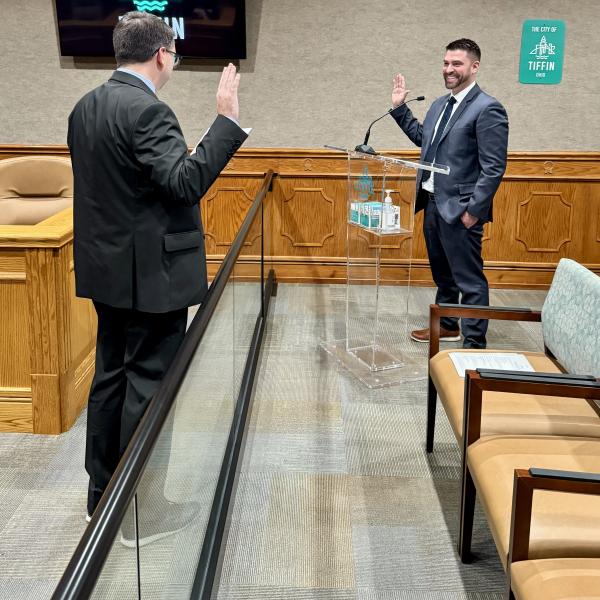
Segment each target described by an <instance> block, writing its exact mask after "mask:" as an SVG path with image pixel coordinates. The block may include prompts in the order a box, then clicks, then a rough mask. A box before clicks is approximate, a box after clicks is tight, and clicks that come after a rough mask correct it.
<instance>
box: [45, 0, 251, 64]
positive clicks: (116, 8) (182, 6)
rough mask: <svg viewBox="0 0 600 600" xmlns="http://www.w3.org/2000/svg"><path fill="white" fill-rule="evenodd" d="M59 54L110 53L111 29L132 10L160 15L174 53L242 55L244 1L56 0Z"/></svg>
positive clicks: (223, 55)
mask: <svg viewBox="0 0 600 600" xmlns="http://www.w3.org/2000/svg"><path fill="white" fill-rule="evenodd" d="M55 2H56V16H57V21H58V35H59V38H60V53H61V55H62V56H76V57H106V56H109V57H110V56H114V53H113V46H112V31H113V28H114V26H115V25H116V23H117V21H118V20H119V17H122V16H123V15H124V14H125V13H126V12H129V11H131V10H140V11H146V12H149V13H151V14H154V15H157V16H159V17H160V18H161V19H163V20H164V21H165V22H166V23H167V24H168V25H170V26H171V27H172V28H173V31H174V32H175V45H176V48H177V52H179V54H183V56H187V57H195V58H246V15H245V0H55Z"/></svg>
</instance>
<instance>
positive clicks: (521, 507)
mask: <svg viewBox="0 0 600 600" xmlns="http://www.w3.org/2000/svg"><path fill="white" fill-rule="evenodd" d="M535 490H543V493H544V494H546V496H547V501H548V502H551V501H552V500H553V499H554V500H555V501H556V502H557V503H560V504H562V505H563V507H564V498H561V497H564V496H565V494H566V495H567V497H568V498H570V499H571V500H574V502H571V504H570V506H568V507H566V510H565V512H564V513H563V514H562V515H559V516H558V519H560V520H561V521H562V519H563V518H564V517H566V516H567V515H569V518H574V519H575V518H577V516H579V517H580V518H585V517H584V515H583V514H581V512H580V506H579V504H578V497H577V496H576V495H575V494H578V495H580V497H581V498H584V497H585V496H588V497H593V495H594V494H595V495H596V497H598V495H599V494H600V475H597V474H589V473H580V472H578V473H570V472H556V471H546V472H543V471H541V470H539V469H530V470H529V471H526V470H522V471H518V470H517V471H515V475H514V493H513V501H512V518H511V534H510V540H511V541H510V551H509V561H510V564H509V569H508V571H507V573H508V574H509V576H510V582H509V583H510V585H509V586H508V588H509V598H510V599H515V600H537V599H538V598H543V599H544V600H575V599H578V600H581V599H582V598H585V599H586V600H592V599H594V598H595V599H596V600H600V555H597V556H595V557H590V558H582V557H577V558H573V557H558V558H542V559H535V558H531V556H530V551H529V545H530V537H531V521H532V517H534V516H535V513H537V512H538V510H539V508H538V506H536V507H535V509H534V505H533V498H534V493H533V492H534V491H535ZM538 493H539V492H536V495H537V494H538ZM532 509H534V511H535V512H534V511H532ZM559 510H560V506H559V505H556V506H555V513H556V512H558V511H559ZM594 516H596V515H594ZM561 521H559V523H557V524H556V530H557V535H556V536H555V537H556V538H560V537H563V536H560V534H559V533H558V532H561V533H562V525H563V522H564V521H563V522H561ZM590 542H591V540H590ZM559 543H560V542H559ZM589 545H590V546H591V543H590V544H589Z"/></svg>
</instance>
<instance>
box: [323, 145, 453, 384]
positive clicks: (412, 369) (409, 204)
mask: <svg viewBox="0 0 600 600" xmlns="http://www.w3.org/2000/svg"><path fill="white" fill-rule="evenodd" d="M327 147H328V148H330V149H335V150H340V151H342V152H346V153H347V155H348V218H347V241H346V248H347V285H346V315H345V337H344V338H343V339H336V340H333V341H324V342H322V343H321V347H322V348H323V349H325V350H326V351H327V352H328V353H329V354H331V355H332V356H334V357H335V358H336V359H337V360H338V361H339V362H340V363H342V364H343V365H344V366H345V367H346V368H347V369H349V370H350V371H351V372H352V373H353V374H354V375H355V376H356V377H358V379H360V380H361V381H362V382H363V383H364V384H365V385H366V386H368V387H370V388H378V387H387V386H390V385H395V384H398V383H403V382H408V381H416V380H420V379H423V378H425V377H426V376H427V348H426V345H425V344H418V343H416V342H413V341H411V340H410V339H409V330H410V329H411V328H413V327H415V326H418V327H422V326H423V322H422V320H420V319H417V320H416V321H415V322H413V323H411V319H410V308H411V307H410V306H409V300H410V281H411V265H412V245H413V228H414V188H413V187H412V185H411V187H410V191H408V192H407V191H406V190H407V186H406V181H405V180H406V171H407V170H408V169H423V170H427V171H432V172H435V173H436V176H437V177H440V176H441V177H443V176H445V175H446V174H448V173H449V172H450V169H449V168H448V167H446V166H443V165H438V164H431V163H419V162H413V161H407V160H401V159H398V158H392V157H388V156H381V155H373V154H365V153H362V152H357V151H355V150H344V149H342V148H335V147H333V146H327ZM403 175H404V177H403ZM403 181H404V186H403V185H402V182H403ZM402 188H404V190H402ZM388 190H389V195H390V196H391V198H392V199H393V203H394V208H393V209H392V210H390V207H389V204H388V205H387V206H386V204H385V203H384V198H385V196H386V195H388V193H387V192H386V191H388ZM390 251H391V252H393V256H394V258H393V259H390V258H386V256H385V255H386V254H389V253H390ZM382 252H383V254H384V256H383V257H382ZM421 308H422V307H421ZM421 312H423V311H422V310H421Z"/></svg>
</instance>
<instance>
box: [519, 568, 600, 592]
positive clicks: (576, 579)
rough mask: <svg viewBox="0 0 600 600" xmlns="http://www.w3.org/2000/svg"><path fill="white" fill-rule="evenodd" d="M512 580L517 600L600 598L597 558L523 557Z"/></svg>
mask: <svg viewBox="0 0 600 600" xmlns="http://www.w3.org/2000/svg"><path fill="white" fill-rule="evenodd" d="M511 580H512V589H513V592H514V594H515V598H516V599H517V600H538V599H539V598H543V599H544V600H575V599H577V600H582V599H584V600H591V599H592V598H594V599H595V600H600V558H552V559H545V560H524V561H521V562H517V563H514V564H513V565H512V567H511Z"/></svg>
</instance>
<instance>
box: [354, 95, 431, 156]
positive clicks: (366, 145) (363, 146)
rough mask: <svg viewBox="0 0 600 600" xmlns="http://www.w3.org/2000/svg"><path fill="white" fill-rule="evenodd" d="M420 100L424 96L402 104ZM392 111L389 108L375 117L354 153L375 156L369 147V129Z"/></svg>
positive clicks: (423, 97)
mask: <svg viewBox="0 0 600 600" xmlns="http://www.w3.org/2000/svg"><path fill="white" fill-rule="evenodd" d="M422 100H425V96H417V97H416V98H412V99H411V100H407V101H406V102H404V103H403V104H408V103H409V102H421V101H422ZM393 110H395V109H393V108H390V109H389V110H388V111H387V112H386V113H384V114H382V115H381V116H380V117H377V118H376V119H375V120H374V121H373V122H372V123H371V124H370V125H369V128H368V129H367V133H366V134H365V141H364V142H363V143H362V144H360V145H359V146H356V148H354V150H355V151H356V152H364V153H365V154H377V152H375V150H373V148H371V146H369V136H370V135H371V127H373V125H375V123H377V121H380V120H381V119H383V117H386V116H387V115H389V114H390V113H391V112H392V111H393Z"/></svg>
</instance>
